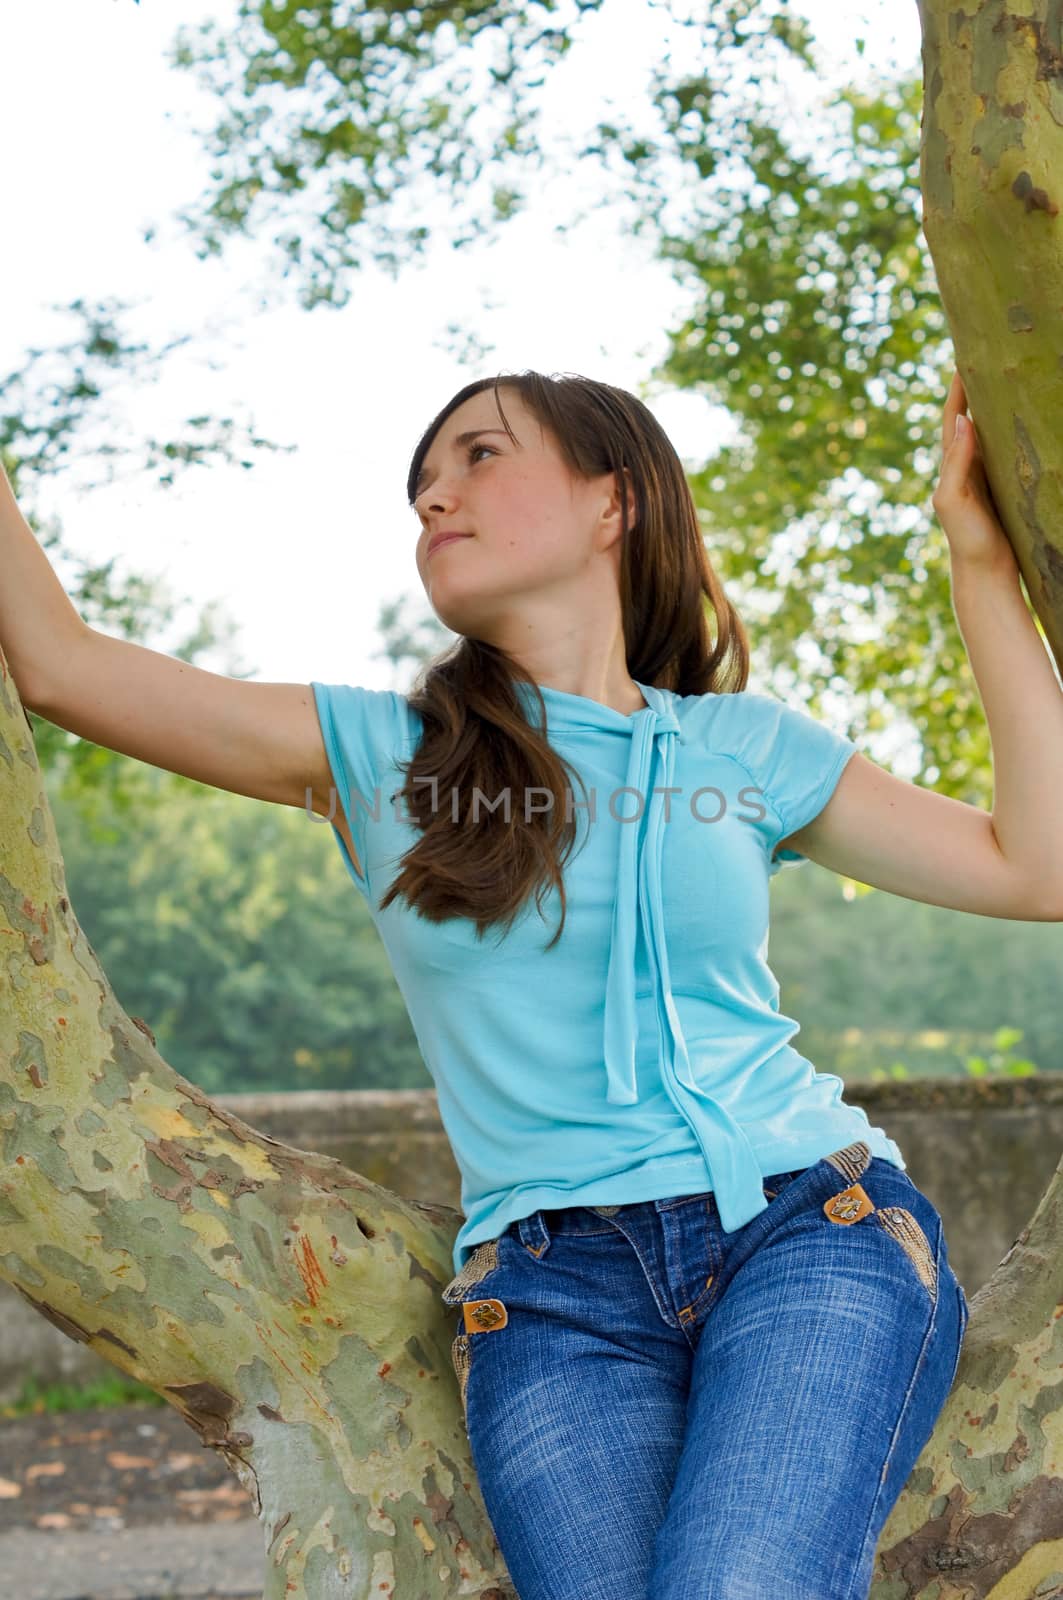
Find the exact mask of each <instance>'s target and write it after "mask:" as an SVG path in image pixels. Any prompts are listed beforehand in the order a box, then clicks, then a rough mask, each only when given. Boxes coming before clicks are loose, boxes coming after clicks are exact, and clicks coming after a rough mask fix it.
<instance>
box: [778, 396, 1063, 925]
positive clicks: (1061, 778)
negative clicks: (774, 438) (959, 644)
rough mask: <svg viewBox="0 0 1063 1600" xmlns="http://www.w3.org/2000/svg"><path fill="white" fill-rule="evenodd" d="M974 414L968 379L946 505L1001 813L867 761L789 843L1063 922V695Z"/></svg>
mask: <svg viewBox="0 0 1063 1600" xmlns="http://www.w3.org/2000/svg"><path fill="white" fill-rule="evenodd" d="M966 410H967V398H966V394H965V392H964V388H963V384H962V382H961V381H960V377H959V374H958V373H957V374H956V375H955V377H954V378H953V381H952V388H951V389H950V391H949V396H948V400H947V402H946V406H945V420H944V444H945V455H944V461H943V464H942V470H941V477H940V480H939V482H938V486H937V489H936V490H935V492H934V497H933V505H934V510H935V511H936V512H937V514H938V517H939V519H940V521H941V524H942V527H943V528H944V530H945V534H946V536H947V538H948V541H949V550H950V554H951V559H952V597H953V609H954V611H955V614H956V621H957V623H958V624H959V628H960V633H961V635H962V637H963V642H964V644H965V646H966V648H967V654H968V657H969V659H970V663H971V669H972V671H973V673H974V678H975V682H976V683H977V685H978V692H979V695H980V696H981V700H982V705H983V708H984V710H985V714H986V721H987V723H988V726H989V736H990V742H991V745H992V750H993V811H992V815H991V816H990V815H989V814H988V813H987V812H985V811H983V810H982V809H981V808H980V807H978V806H971V805H966V804H964V803H963V802H962V801H959V800H953V799H952V798H951V797H950V796H947V795H941V794H937V793H936V792H935V791H934V790H932V789H923V788H920V787H919V786H918V785H917V784H912V783H907V782H905V781H904V780H903V779H900V778H895V777H893V776H892V774H890V773H888V772H886V771H885V769H884V768H882V767H879V766H877V765H876V763H875V762H873V761H869V760H868V758H867V757H866V756H864V755H856V756H854V757H853V758H852V760H851V761H849V763H848V764H847V766H846V768H845V770H844V772H843V773H842V776H841V778H840V779H839V781H838V784H837V786H836V788H835V790H834V793H833V794H832V796H831V798H830V800H829V801H828V803H827V805H826V806H825V807H824V808H823V810H822V811H821V812H820V814H819V816H817V817H815V818H814V819H813V820H812V822H810V823H808V824H807V825H806V826H805V827H804V828H802V829H801V830H800V832H798V833H796V834H793V835H791V837H790V838H789V839H787V840H786V841H785V843H786V844H787V845H788V846H790V847H791V848H794V849H797V850H800V851H801V852H802V854H804V855H807V856H808V857H809V859H810V860H813V861H817V862H819V864H820V865H821V866H825V867H828V868H830V869H831V870H832V871H834V872H839V873H842V874H843V875H844V876H846V877H850V878H854V879H856V881H857V882H859V883H868V884H871V885H872V886H873V887H875V888H880V889H886V890H887V891H888V892H890V893H892V894H898V895H903V896H905V897H906V898H908V899H912V900H922V901H925V902H926V903H928V904H930V905H940V906H947V907H950V908H951V909H953V910H957V911H972V912H976V913H978V914H980V915H982V916H989V917H1007V918H1012V919H1015V920H1017V921H1035V922H1061V921H1063V690H1061V689H1060V686H1059V683H1058V681H1057V679H1056V676H1055V672H1054V670H1053V667H1052V662H1051V660H1050V658H1049V656H1048V652H1047V651H1046V649H1045V646H1044V644H1043V643H1042V640H1041V636H1040V634H1039V633H1038V631H1037V628H1036V625H1035V623H1034V620H1033V618H1032V617H1031V615H1030V611H1029V608H1028V606H1027V604H1026V600H1025V599H1024V597H1023V593H1022V590H1021V588H1020V585H1019V568H1018V563H1017V562H1016V560H1015V555H1014V552H1013V551H1012V548H1011V545H1010V543H1009V542H1008V538H1007V535H1006V534H1005V532H1004V530H1003V528H1002V527H1001V525H1000V521H999V518H998V516H997V513H996V508H995V505H994V502H993V496H992V493H991V491H990V488H989V484H988V480H987V479H986V475H985V468H984V465H983V462H982V455H981V449H980V446H979V444H978V439H977V435H976V433H975V430H974V427H973V425H972V424H971V423H970V421H969V419H968V418H967V416H966ZM957 424H958V425H957Z"/></svg>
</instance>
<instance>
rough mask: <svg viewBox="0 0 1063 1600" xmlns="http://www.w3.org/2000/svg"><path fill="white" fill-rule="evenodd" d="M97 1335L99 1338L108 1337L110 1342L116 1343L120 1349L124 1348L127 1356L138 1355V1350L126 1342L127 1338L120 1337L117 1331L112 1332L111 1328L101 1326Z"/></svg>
mask: <svg viewBox="0 0 1063 1600" xmlns="http://www.w3.org/2000/svg"><path fill="white" fill-rule="evenodd" d="M96 1337H97V1339H106V1340H107V1343H108V1344H113V1345H116V1346H117V1347H118V1349H119V1350H124V1351H125V1353H126V1355H127V1356H133V1357H134V1358H135V1357H136V1354H137V1352H136V1350H135V1349H134V1348H133V1346H132V1345H131V1344H126V1342H125V1340H124V1339H120V1338H119V1337H118V1335H117V1334H116V1333H112V1332H111V1330H110V1328H100V1329H99V1331H98V1332H97V1334H96Z"/></svg>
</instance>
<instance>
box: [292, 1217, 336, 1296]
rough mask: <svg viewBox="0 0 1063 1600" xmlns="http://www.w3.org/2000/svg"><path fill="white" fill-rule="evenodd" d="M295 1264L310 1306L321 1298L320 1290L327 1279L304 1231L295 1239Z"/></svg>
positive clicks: (324, 1285) (325, 1284)
mask: <svg viewBox="0 0 1063 1600" xmlns="http://www.w3.org/2000/svg"><path fill="white" fill-rule="evenodd" d="M295 1265H296V1269H297V1270H298V1273H299V1276H300V1278H302V1280H303V1283H304V1285H305V1287H306V1297H307V1299H308V1300H309V1302H310V1304H311V1305H312V1306H316V1305H317V1303H318V1301H319V1300H320V1298H321V1293H320V1291H321V1290H322V1289H324V1288H325V1287H326V1286H327V1282H328V1280H327V1279H326V1277H325V1274H324V1273H323V1272H322V1270H321V1263H320V1261H318V1259H317V1256H316V1255H315V1254H314V1247H313V1245H312V1244H311V1243H310V1240H309V1239H308V1238H307V1237H306V1234H305V1233H304V1234H303V1235H302V1236H301V1237H300V1238H299V1239H298V1240H297V1241H296V1245H295Z"/></svg>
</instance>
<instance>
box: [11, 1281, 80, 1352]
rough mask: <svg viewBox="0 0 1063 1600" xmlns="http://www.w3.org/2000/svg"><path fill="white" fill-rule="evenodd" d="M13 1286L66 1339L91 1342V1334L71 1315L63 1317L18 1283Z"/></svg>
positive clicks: (76, 1341)
mask: <svg viewBox="0 0 1063 1600" xmlns="http://www.w3.org/2000/svg"><path fill="white" fill-rule="evenodd" d="M14 1287H15V1288H16V1289H17V1290H18V1292H19V1294H20V1295H21V1296H22V1298H23V1300H27V1301H28V1302H29V1304H30V1305H31V1306H32V1307H33V1309H34V1311H38V1312H40V1314H41V1316H42V1317H43V1318H44V1319H45V1321H46V1322H50V1323H51V1324H52V1327H53V1328H58V1329H59V1332H60V1333H65V1334H66V1336H67V1338H68V1339H73V1340H74V1342H75V1343H76V1344H89V1343H91V1340H92V1334H91V1333H89V1332H88V1331H87V1330H86V1329H85V1328H83V1327H82V1326H81V1324H80V1323H78V1322H75V1321H74V1319H73V1317H65V1316H64V1315H63V1313H62V1312H61V1311H55V1310H53V1308H52V1307H51V1306H50V1305H47V1304H46V1303H45V1302H44V1301H43V1300H36V1299H34V1297H33V1295H31V1294H30V1293H29V1292H28V1290H26V1289H24V1288H23V1287H22V1285H21V1284H20V1283H16V1284H15V1285H14Z"/></svg>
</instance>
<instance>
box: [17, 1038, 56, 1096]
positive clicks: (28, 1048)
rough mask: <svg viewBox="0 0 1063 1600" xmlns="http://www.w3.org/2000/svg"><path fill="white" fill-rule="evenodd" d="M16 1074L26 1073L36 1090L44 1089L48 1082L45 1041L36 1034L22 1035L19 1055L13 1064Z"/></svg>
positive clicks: (19, 1041) (19, 1043)
mask: <svg viewBox="0 0 1063 1600" xmlns="http://www.w3.org/2000/svg"><path fill="white" fill-rule="evenodd" d="M11 1065H12V1067H13V1068H14V1070H15V1071H16V1072H24V1073H25V1074H26V1076H27V1077H28V1078H29V1080H30V1082H31V1083H32V1084H33V1087H34V1088H35V1089H43V1088H44V1086H45V1084H46V1083H47V1082H48V1060H47V1057H46V1056H45V1053H44V1040H43V1039H40V1038H38V1036H37V1034H35V1033H20V1034H19V1036H18V1054H17V1055H16V1056H15V1059H14V1061H13V1062H12V1063H11Z"/></svg>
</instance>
